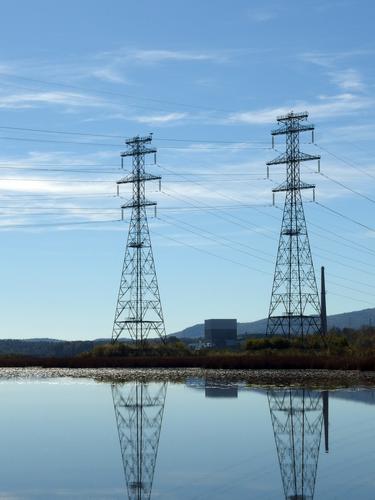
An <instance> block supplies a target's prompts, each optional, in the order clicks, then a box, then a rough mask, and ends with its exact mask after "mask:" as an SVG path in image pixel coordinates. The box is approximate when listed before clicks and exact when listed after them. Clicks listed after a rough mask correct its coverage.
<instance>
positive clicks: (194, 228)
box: [158, 216, 272, 263]
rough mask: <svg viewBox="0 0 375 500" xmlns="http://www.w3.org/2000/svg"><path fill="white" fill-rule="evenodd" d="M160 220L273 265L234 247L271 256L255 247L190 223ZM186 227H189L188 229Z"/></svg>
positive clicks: (266, 260)
mask: <svg viewBox="0 0 375 500" xmlns="http://www.w3.org/2000/svg"><path fill="white" fill-rule="evenodd" d="M158 218H159V219H160V220H163V221H165V222H167V223H168V224H172V225H174V226H176V227H179V228H182V229H183V230H185V231H188V232H190V233H192V234H196V235H198V236H199V237H201V238H205V239H207V240H210V241H214V242H215V243H220V245H224V246H226V247H228V248H231V249H233V250H235V251H237V252H241V253H245V254H247V255H250V256H251V257H254V258H255V259H259V260H262V261H263V262H267V263H272V261H271V260H270V259H265V258H264V257H259V256H258V255H254V254H253V253H250V252H249V251H245V250H242V249H239V248H236V247H235V246H233V245H239V246H241V247H244V248H249V249H251V250H253V251H255V252H262V254H263V255H270V254H267V253H266V252H264V251H261V250H258V249H256V248H254V247H251V246H249V245H245V244H244V243H240V242H237V241H234V240H231V239H230V238H226V237H225V236H222V235H220V236H219V235H217V234H215V233H213V232H212V231H208V230H207V229H201V228H199V227H197V226H194V225H193V224H190V223H188V222H184V221H180V223H176V222H172V221H170V220H167V219H165V218H161V217H158ZM168 218H169V219H173V220H174V221H175V220H176V219H175V218H174V217H171V216H168ZM184 226H187V228H186V227H184ZM189 228H192V229H189ZM197 230H198V231H199V232H198V231H197ZM201 233H204V234H201ZM208 235H211V236H208ZM223 241H224V242H229V243H230V244H229V245H228V243H223Z"/></svg>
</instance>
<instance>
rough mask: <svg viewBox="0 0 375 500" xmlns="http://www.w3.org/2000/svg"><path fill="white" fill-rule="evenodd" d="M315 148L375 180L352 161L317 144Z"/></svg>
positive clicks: (374, 177) (373, 176)
mask: <svg viewBox="0 0 375 500" xmlns="http://www.w3.org/2000/svg"><path fill="white" fill-rule="evenodd" d="M314 146H316V147H317V148H319V149H321V150H322V151H324V152H326V153H328V154H329V155H331V156H332V157H333V158H336V160H339V161H341V162H342V163H345V165H348V166H349V167H351V168H354V170H358V171H360V172H362V173H363V174H365V175H367V176H368V177H371V178H372V179H375V175H372V174H370V173H369V172H367V170H364V169H363V168H361V167H359V166H358V165H357V164H355V163H353V162H352V161H349V160H346V159H345V158H342V157H341V156H339V155H337V154H336V153H332V151H329V150H328V149H327V148H323V147H322V146H320V145H319V144H317V143H314Z"/></svg>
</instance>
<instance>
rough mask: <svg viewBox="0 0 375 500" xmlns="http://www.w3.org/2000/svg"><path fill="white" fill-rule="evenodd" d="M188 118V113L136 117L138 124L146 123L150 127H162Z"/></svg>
mask: <svg viewBox="0 0 375 500" xmlns="http://www.w3.org/2000/svg"><path fill="white" fill-rule="evenodd" d="M187 117H188V113H166V114H160V115H147V116H136V117H135V118H134V120H135V121H137V122H138V123H148V124H150V125H163V124H167V123H171V122H176V121H180V120H183V119H184V118H187Z"/></svg>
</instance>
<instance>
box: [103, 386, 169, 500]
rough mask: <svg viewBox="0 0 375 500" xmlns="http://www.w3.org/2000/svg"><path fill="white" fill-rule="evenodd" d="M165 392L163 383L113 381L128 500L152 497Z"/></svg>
mask: <svg viewBox="0 0 375 500" xmlns="http://www.w3.org/2000/svg"><path fill="white" fill-rule="evenodd" d="M166 393H167V384H166V383H158V384H156V383H142V382H132V383H126V384H112V398H113V406H114V409H115V415H116V423H117V430H118V437H119V441H120V448H121V455H122V463H123V466H124V474H125V481H126V487H127V491H128V498H129V500H149V498H150V497H151V490H152V482H153V478H154V471H155V464H156V456H157V453H158V446H159V438H160V429H161V424H162V420H163V412H164V404H165V396H166Z"/></svg>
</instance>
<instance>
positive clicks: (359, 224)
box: [314, 201, 375, 232]
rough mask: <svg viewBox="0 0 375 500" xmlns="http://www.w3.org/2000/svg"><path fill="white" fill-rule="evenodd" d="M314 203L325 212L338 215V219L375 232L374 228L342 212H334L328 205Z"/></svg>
mask: <svg viewBox="0 0 375 500" xmlns="http://www.w3.org/2000/svg"><path fill="white" fill-rule="evenodd" d="M314 203H316V204H317V205H319V206H320V207H322V208H324V209H325V210H328V211H329V212H331V213H333V214H335V215H337V216H338V217H341V218H343V219H346V220H348V221H350V222H352V223H353V224H356V225H357V226H361V227H363V228H365V229H367V230H368V231H371V232H375V229H374V228H372V227H370V226H367V225H366V224H363V223H362V222H359V221H357V220H355V219H352V218H351V217H348V216H347V215H345V214H342V213H341V212H338V211H337V210H334V209H333V208H330V207H327V206H326V205H323V204H322V203H319V201H315V202H314Z"/></svg>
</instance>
